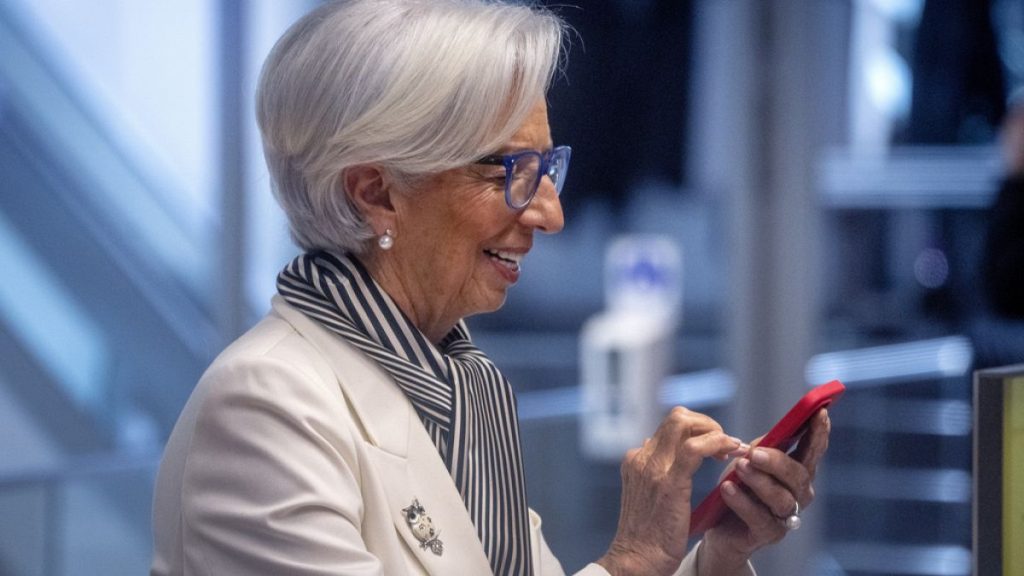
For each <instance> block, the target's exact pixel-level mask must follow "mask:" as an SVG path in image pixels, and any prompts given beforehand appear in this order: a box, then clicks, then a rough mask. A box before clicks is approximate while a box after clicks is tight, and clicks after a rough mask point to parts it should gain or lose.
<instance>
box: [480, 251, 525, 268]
mask: <svg viewBox="0 0 1024 576" xmlns="http://www.w3.org/2000/svg"><path fill="white" fill-rule="evenodd" d="M484 254H487V256H488V257H489V258H490V259H491V260H493V261H494V262H497V263H498V264H500V265H501V266H504V267H506V268H508V269H509V270H512V271H513V272H519V267H520V263H521V262H522V261H523V255H522V254H517V253H515V252H506V251H504V250H484Z"/></svg>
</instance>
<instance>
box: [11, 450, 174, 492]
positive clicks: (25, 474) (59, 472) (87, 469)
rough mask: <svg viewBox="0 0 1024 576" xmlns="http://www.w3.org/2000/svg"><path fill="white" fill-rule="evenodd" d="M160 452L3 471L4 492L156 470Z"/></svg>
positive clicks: (94, 456) (116, 454)
mask: <svg viewBox="0 0 1024 576" xmlns="http://www.w3.org/2000/svg"><path fill="white" fill-rule="evenodd" d="M160 455H161V453H160V452H157V451H154V452H141V453H124V452H105V453H99V454H87V455H84V456H72V457H67V458H63V459H61V460H59V461H57V462H55V463H53V464H47V465H41V466H31V467H25V468H20V469H12V470H0V492H3V491H4V490H12V489H22V488H25V487H27V486H35V485H49V484H60V483H62V482H66V481H69V480H79V479H82V478H91V477H96V476H107V475H111V474H121V473H125V472H145V471H153V472H155V471H156V469H157V467H158V466H159V464H160Z"/></svg>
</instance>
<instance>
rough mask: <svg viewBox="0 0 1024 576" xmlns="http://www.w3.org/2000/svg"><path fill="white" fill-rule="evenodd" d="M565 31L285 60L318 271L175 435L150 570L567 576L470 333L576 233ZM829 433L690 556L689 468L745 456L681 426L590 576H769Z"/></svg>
mask: <svg viewBox="0 0 1024 576" xmlns="http://www.w3.org/2000/svg"><path fill="white" fill-rule="evenodd" d="M563 31H564V24H563V23H562V22H561V21H560V20H559V19H558V18H557V17H556V16H554V15H553V14H551V13H550V12H548V11H546V10H543V9H540V8H531V7H524V6H517V5H510V4H505V3H500V2H494V1H486V0H350V1H342V2H335V3H329V4H326V5H324V6H322V7H320V8H319V9H317V10H316V11H314V12H312V13H311V14H309V15H308V16H306V17H304V18H302V19H301V20H300V21H298V22H297V23H296V24H294V25H293V26H292V27H291V28H290V29H289V30H288V32H287V33H286V34H285V35H284V37H282V38H281V39H280V41H278V43H277V45H276V46H275V48H274V50H273V52H272V53H271V55H270V57H269V58H268V60H267V62H266V64H265V66H264V69H263V74H262V77H261V80H260V85H259V90H258V97H257V100H258V102H257V108H258V118H259V124H260V129H261V131H262V135H263V145H264V150H265V154H266V159H267V164H268V165H269V168H270V175H271V178H272V182H273V186H274V190H275V193H276V195H277V198H278V200H279V201H280V204H281V205H282V206H283V208H284V210H285V212H286V213H287V215H288V219H289V222H290V226H291V231H292V235H293V237H294V239H295V241H296V243H297V244H298V245H299V246H300V247H301V248H302V249H303V250H304V251H305V253H304V255H302V256H300V257H298V258H297V259H296V260H294V261H293V262H292V263H291V264H289V265H288V266H287V267H286V268H285V270H284V271H283V272H282V273H281V275H280V276H279V278H278V291H279V295H278V296H276V297H275V298H274V300H273V303H272V305H273V307H272V310H271V312H270V313H269V314H268V315H267V316H266V318H264V319H263V320H262V321H261V322H260V323H259V324H258V325H257V326H255V327H254V328H253V329H252V330H250V331H249V332H248V333H247V334H245V335H244V336H242V337H241V338H240V339H239V340H238V341H236V342H235V343H233V344H232V345H231V346H230V347H228V348H227V350H225V351H224V352H223V353H222V354H221V355H220V356H219V357H218V358H217V359H216V360H215V361H214V363H213V365H212V366H211V367H210V368H209V370H208V371H207V372H206V374H205V375H204V376H203V378H202V380H201V381H200V382H199V384H198V386H197V387H196V389H195V391H194V392H193V394H192V397H191V399H190V400H189V402H188V404H187V405H186V407H185V409H184V412H183V413H182V415H181V418H180V420H179V422H178V424H177V426H176V427H175V429H174V432H173V434H172V436H171V438H170V441H169V443H168V445H167V449H166V454H165V456H164V460H163V463H162V465H161V468H160V473H159V478H158V480H157V488H156V499H155V505H154V517H155V519H154V525H155V538H156V554H155V560H154V562H153V569H152V573H153V574H156V575H165V574H196V575H205V574H209V575H217V576H220V575H235V574H273V575H279V576H280V575H327V574H332V575H337V574H360V575H361V574H389V575H400V574H445V575H462V574H469V575H477V574H491V573H494V574H534V575H545V576H547V575H551V574H562V568H561V566H560V565H559V563H558V561H557V560H556V559H555V558H554V556H553V555H552V553H551V550H550V549H549V548H548V546H547V544H546V543H545V541H544V538H543V536H542V534H541V529H540V527H541V522H540V518H539V517H538V516H537V514H536V513H535V512H533V511H532V510H530V509H529V507H528V505H527V501H526V489H525V483H524V472H523V465H522V456H521V451H520V440H519V430H518V425H517V421H516V401H515V398H514V395H513V392H512V389H511V387H510V385H509V383H508V381H507V380H506V379H505V378H504V377H503V376H502V375H501V372H500V371H499V370H498V368H497V367H496V366H495V365H494V364H493V363H492V362H491V361H490V360H489V359H488V358H487V356H486V355H485V354H484V353H483V352H481V351H480V350H478V349H477V348H476V347H474V345H473V342H472V340H471V338H470V335H469V333H468V331H467V329H466V326H465V324H464V322H463V319H464V318H466V317H468V316H470V315H473V314H479V313H481V312H489V311H492V310H496V309H497V308H499V307H500V306H501V305H502V303H503V302H504V300H505V296H506V293H507V291H508V289H509V288H510V287H511V286H512V285H513V284H515V282H516V280H518V278H519V275H520V274H521V273H522V271H521V268H520V266H521V264H522V261H523V259H524V258H525V257H526V255H527V253H528V252H529V251H530V248H531V246H532V244H533V238H534V233H535V232H543V233H549V234H551V233H556V232H558V231H559V230H561V229H562V226H563V218H562V209H561V205H560V204H559V199H558V194H559V191H560V190H561V188H562V185H563V184H564V182H565V177H566V171H567V169H568V166H569V156H570V154H569V148H568V147H566V146H555V145H554V143H553V141H552V139H551V134H550V130H549V128H548V116H547V115H548V111H547V107H546V105H545V93H546V90H547V86H548V84H549V82H550V81H551V78H552V76H553V72H554V70H555V69H556V67H557V63H558V60H559V54H560V50H561V44H562V36H563ZM827 437H828V421H827V416H826V415H825V413H824V412H822V413H821V414H819V416H818V418H817V419H816V420H815V422H814V424H813V426H812V430H811V433H810V434H809V435H807V436H806V437H805V440H804V444H803V445H802V447H801V448H800V450H799V452H798V454H799V455H800V456H799V458H791V457H789V456H787V455H786V454H783V453H782V452H779V451H775V450H766V449H755V450H752V451H749V452H746V451H744V452H743V453H744V454H746V455H745V456H744V457H743V458H740V459H738V461H739V466H738V469H739V473H740V477H741V479H742V480H743V485H744V487H743V488H740V487H739V486H737V485H734V484H728V485H727V486H726V487H725V489H724V499H725V502H726V503H727V505H728V506H729V507H730V508H731V509H732V511H733V512H734V514H733V515H731V516H730V517H729V519H728V520H727V521H726V522H725V523H723V524H721V525H719V526H718V527H716V528H714V529H712V530H710V531H709V532H708V533H707V534H706V536H705V538H704V540H703V542H702V543H701V544H699V545H698V546H696V547H695V549H694V550H693V551H691V552H690V553H689V554H687V550H686V545H687V538H688V536H689V532H688V530H689V519H690V505H691V504H690V497H691V493H692V476H693V474H694V472H695V471H696V469H697V468H698V466H699V465H700V463H701V461H702V460H703V459H704V458H707V457H718V458H724V457H726V456H727V455H729V454H735V453H738V452H740V451H742V448H743V445H742V444H741V442H740V441H739V440H738V439H735V438H732V437H730V436H728V435H726V434H724V433H723V432H722V429H721V427H720V426H719V425H718V424H717V423H716V422H714V421H713V420H712V419H710V418H708V417H707V416H704V415H701V414H697V413H694V412H690V411H687V410H685V409H683V408H676V409H674V410H673V411H672V412H671V414H670V415H669V416H668V417H667V418H666V419H665V421H664V422H663V423H662V424H661V426H660V427H659V428H658V430H657V431H656V432H654V434H653V436H652V437H651V439H650V440H648V441H646V442H645V443H644V445H643V447H641V448H637V449H635V450H633V451H631V452H630V453H629V454H628V455H627V456H626V459H625V461H624V463H623V467H622V471H623V473H622V479H623V489H622V504H621V512H620V520H619V526H618V531H617V534H616V536H615V538H614V540H613V541H612V542H611V545H610V547H609V549H608V552H607V553H606V554H605V555H604V556H603V557H601V558H599V559H596V561H595V563H593V564H590V565H589V566H587V567H586V568H584V570H583V571H582V572H581V573H585V574H608V573H610V574H615V575H627V574H672V573H680V574H746V573H749V572H750V567H749V564H748V558H749V556H750V554H751V553H752V552H753V551H755V550H756V549H758V548H759V547H762V546H764V545H766V544H768V543H771V542H774V541H777V540H779V539H780V538H782V536H783V535H784V534H785V532H786V528H785V524H784V522H783V521H782V520H780V518H785V517H787V516H789V515H790V514H791V513H792V511H793V510H794V508H796V507H797V505H798V504H799V506H800V507H801V508H802V507H806V506H807V505H808V504H810V501H811V499H812V497H813V492H812V489H811V481H812V477H813V474H814V468H815V465H816V463H817V461H818V459H819V458H820V456H821V455H822V453H823V452H824V450H825V447H826V444H827Z"/></svg>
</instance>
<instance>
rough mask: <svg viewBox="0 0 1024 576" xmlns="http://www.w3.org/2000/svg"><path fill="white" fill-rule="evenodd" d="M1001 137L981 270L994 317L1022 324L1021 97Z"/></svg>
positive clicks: (1023, 198)
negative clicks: (1000, 165) (1000, 170)
mask: <svg viewBox="0 0 1024 576" xmlns="http://www.w3.org/2000/svg"><path fill="white" fill-rule="evenodd" d="M1000 136H1001V138H1000V140H1001V148H1002V152H1003V159H1004V162H1005V166H1006V175H1005V177H1004V179H1003V181H1002V184H1001V186H1000V188H999V193H998V196H997V197H996V201H995V203H994V204H993V205H992V209H991V215H990V219H989V229H988V236H987V237H986V240H985V255H984V264H983V267H982V270H983V274H984V279H985V289H986V292H987V294H988V300H989V303H990V304H991V306H992V309H993V311H994V312H995V313H996V315H998V316H1000V317H1002V318H1012V319H1017V320H1024V94H1021V95H1020V96H1019V97H1018V98H1016V100H1015V104H1013V105H1011V107H1010V110H1009V112H1008V114H1007V116H1006V119H1005V120H1004V121H1003V126H1002V134H1001V135H1000Z"/></svg>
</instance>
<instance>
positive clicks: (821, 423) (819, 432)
mask: <svg viewBox="0 0 1024 576" xmlns="http://www.w3.org/2000/svg"><path fill="white" fill-rule="evenodd" d="M831 431H832V421H831V420H830V419H829V416H828V410H826V409H824V408H822V409H821V410H819V411H818V413H817V414H815V415H814V417H813V418H811V422H810V425H809V427H808V430H807V432H806V433H805V434H804V437H803V438H801V439H800V443H799V444H798V445H797V448H796V450H795V451H793V458H794V459H795V460H797V461H798V462H801V463H803V465H804V467H805V468H807V471H808V472H809V473H810V475H811V478H812V479H813V478H814V477H815V476H816V475H817V471H818V462H819V461H820V460H821V457H822V456H824V454H825V451H827V450H828V438H829V434H830V433H831Z"/></svg>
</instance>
